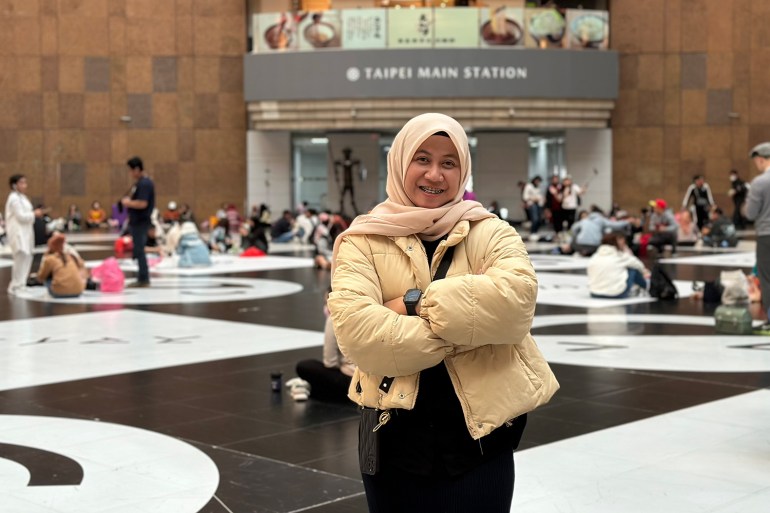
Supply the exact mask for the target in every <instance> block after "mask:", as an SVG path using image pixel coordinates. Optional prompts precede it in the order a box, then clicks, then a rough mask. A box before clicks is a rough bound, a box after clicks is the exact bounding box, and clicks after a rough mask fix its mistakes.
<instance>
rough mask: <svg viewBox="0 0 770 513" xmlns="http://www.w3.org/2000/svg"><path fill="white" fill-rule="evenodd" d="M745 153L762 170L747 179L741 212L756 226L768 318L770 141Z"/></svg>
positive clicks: (769, 277)
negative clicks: (748, 184) (747, 153)
mask: <svg viewBox="0 0 770 513" xmlns="http://www.w3.org/2000/svg"><path fill="white" fill-rule="evenodd" d="M749 157H751V160H752V161H753V162H754V165H755V166H756V168H757V171H759V172H760V173H762V174H760V175H759V176H757V177H756V178H754V179H753V180H752V181H751V187H749V191H748V196H747V198H746V212H745V215H746V218H747V219H748V220H749V221H754V228H755V229H756V230H757V249H756V251H757V256H756V259H757V272H758V274H759V286H760V289H761V290H762V307H763V308H764V309H765V312H767V314H768V319H770V292H768V291H770V172H768V171H770V142H765V143H762V144H758V145H756V146H754V147H753V148H752V149H751V152H749ZM766 327H768V326H767V325H765V326H763V328H766Z"/></svg>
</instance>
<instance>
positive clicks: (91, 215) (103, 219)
mask: <svg viewBox="0 0 770 513" xmlns="http://www.w3.org/2000/svg"><path fill="white" fill-rule="evenodd" d="M86 226H87V227H88V228H104V227H106V226H107V212H105V211H104V209H103V208H102V205H101V204H100V203H99V202H98V201H94V202H93V203H91V209H90V210H89V211H88V217H87V218H86Z"/></svg>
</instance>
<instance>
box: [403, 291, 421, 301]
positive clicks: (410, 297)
mask: <svg viewBox="0 0 770 513" xmlns="http://www.w3.org/2000/svg"><path fill="white" fill-rule="evenodd" d="M420 296H422V291H421V290H419V289H410V290H407V291H406V294H404V303H416V302H417V301H419V300H420Z"/></svg>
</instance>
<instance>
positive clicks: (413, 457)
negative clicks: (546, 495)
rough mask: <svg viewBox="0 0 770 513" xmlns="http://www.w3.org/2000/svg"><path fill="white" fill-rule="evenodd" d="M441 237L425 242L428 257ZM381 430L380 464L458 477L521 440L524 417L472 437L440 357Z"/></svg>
mask: <svg viewBox="0 0 770 513" xmlns="http://www.w3.org/2000/svg"><path fill="white" fill-rule="evenodd" d="M440 242H441V239H439V240H437V241H423V245H424V246H425V251H426V253H427V254H428V262H430V261H431V260H432V258H433V254H434V253H435V251H436V248H437V247H438V245H439V243H440ZM391 413H392V417H391V419H390V422H388V423H387V424H385V425H384V426H383V427H382V428H381V429H380V430H379V433H381V435H380V436H381V438H380V443H381V449H380V450H381V454H382V456H383V459H382V463H383V465H386V466H393V467H396V468H399V469H401V470H404V471H407V472H411V473H413V474H419V475H425V476H447V475H450V476H456V475H460V474H462V473H464V472H467V471H468V470H471V469H472V468H474V467H476V466H478V465H479V464H481V463H483V462H485V461H487V460H489V459H491V458H494V457H495V456H497V455H498V454H500V453H501V452H502V451H504V450H511V449H515V448H516V447H518V445H519V441H520V440H521V435H522V433H523V432H524V426H525V425H526V423H527V416H526V415H521V416H519V417H517V418H516V419H515V420H514V421H513V423H512V425H511V426H510V427H509V426H506V425H503V426H502V427H499V428H498V429H496V430H494V431H493V432H492V433H490V434H489V435H487V436H485V437H483V438H481V439H480V440H474V439H473V438H471V435H470V433H469V432H468V428H467V427H466V424H465V416H464V414H463V410H462V407H461V405H460V400H459V399H458V398H457V394H456V393H455V390H454V387H453V386H452V381H451V380H450V378H449V373H448V371H447V368H446V366H445V365H444V362H441V363H440V364H438V365H436V366H435V367H431V368H430V369H425V370H423V371H422V372H420V382H419V393H418V394H417V402H416V403H415V406H414V409H413V410H403V409H393V410H391Z"/></svg>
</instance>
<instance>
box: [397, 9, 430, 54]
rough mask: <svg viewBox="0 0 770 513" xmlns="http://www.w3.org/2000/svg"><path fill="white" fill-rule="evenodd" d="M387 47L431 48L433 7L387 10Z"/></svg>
mask: <svg viewBox="0 0 770 513" xmlns="http://www.w3.org/2000/svg"><path fill="white" fill-rule="evenodd" d="M388 47H389V48H432V47H433V8H432V7H420V8H417V9H390V10H389V11H388Z"/></svg>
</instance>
